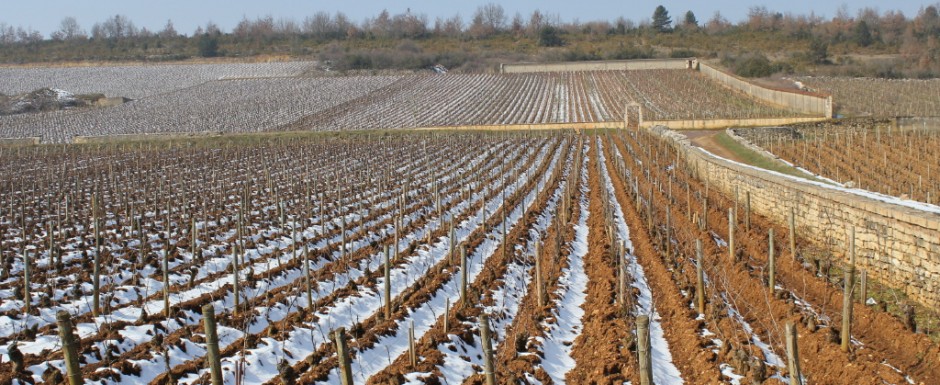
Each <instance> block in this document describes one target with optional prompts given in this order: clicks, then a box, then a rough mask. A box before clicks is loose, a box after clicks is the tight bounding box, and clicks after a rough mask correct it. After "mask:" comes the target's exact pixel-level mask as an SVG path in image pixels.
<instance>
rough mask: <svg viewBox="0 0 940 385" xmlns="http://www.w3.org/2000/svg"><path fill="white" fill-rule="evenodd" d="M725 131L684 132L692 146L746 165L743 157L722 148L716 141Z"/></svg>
mask: <svg viewBox="0 0 940 385" xmlns="http://www.w3.org/2000/svg"><path fill="white" fill-rule="evenodd" d="M721 132H723V131H717V130H696V131H682V133H683V134H685V136H687V137H689V140H690V141H692V144H693V145H695V146H697V147H701V148H704V149H705V150H708V152H710V153H712V154H715V155H718V156H720V157H722V158H725V159H730V160H733V161H735V162H741V163H745V162H744V160H743V159H741V157H739V156H737V155H735V154H734V153H733V152H731V151H728V149H727V148H725V147H724V146H722V145H721V144H719V143H718V141H716V140H715V136H716V135H718V134H720V133H721Z"/></svg>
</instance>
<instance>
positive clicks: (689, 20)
mask: <svg viewBox="0 0 940 385" xmlns="http://www.w3.org/2000/svg"><path fill="white" fill-rule="evenodd" d="M682 24H683V25H685V26H686V27H698V19H696V18H695V14H694V13H692V11H686V13H685V21H684V22H683V23H682Z"/></svg>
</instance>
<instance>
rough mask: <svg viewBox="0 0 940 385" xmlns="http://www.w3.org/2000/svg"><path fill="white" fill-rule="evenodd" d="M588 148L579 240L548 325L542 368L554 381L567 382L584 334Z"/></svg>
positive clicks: (583, 166)
mask: <svg viewBox="0 0 940 385" xmlns="http://www.w3.org/2000/svg"><path fill="white" fill-rule="evenodd" d="M587 150H588V147H587V146H585V147H584V148H583V150H582V152H583V154H584V155H585V156H584V158H583V162H582V164H581V165H580V166H579V167H578V169H579V170H580V175H581V176H580V177H581V183H582V187H581V201H580V211H581V212H580V217H579V218H578V226H577V227H576V228H575V239H574V242H573V243H572V245H571V246H572V249H571V254H570V255H569V256H568V267H566V268H565V269H564V270H563V271H562V275H561V277H560V278H559V279H558V285H559V289H558V290H557V291H556V293H558V294H560V295H561V301H560V302H559V304H558V306H557V307H556V309H555V310H554V311H553V313H554V314H555V320H556V321H557V322H556V323H553V324H547V325H544V326H546V327H548V328H549V331H548V333H547V335H546V338H545V339H544V340H543V341H541V342H542V351H543V353H544V357H543V358H542V363H541V366H542V369H544V370H545V371H546V372H547V373H548V375H549V376H551V378H552V381H553V382H554V383H556V384H564V383H565V374H567V373H568V372H569V371H571V369H573V368H574V366H575V362H574V358H573V357H571V349H572V347H573V345H574V344H573V343H574V340H575V338H577V337H578V336H579V335H580V334H581V330H582V326H583V324H582V322H581V317H583V316H584V309H582V308H581V305H582V304H584V300H585V298H586V297H587V294H586V293H585V290H587V282H588V277H587V274H586V273H585V271H584V256H585V255H587V249H588V246H587V238H588V225H587V220H588V216H589V215H590V214H591V213H590V210H589V209H588V199H587V195H588V191H589V189H588V186H587V170H588V168H587V167H588V166H587V162H588V157H587Z"/></svg>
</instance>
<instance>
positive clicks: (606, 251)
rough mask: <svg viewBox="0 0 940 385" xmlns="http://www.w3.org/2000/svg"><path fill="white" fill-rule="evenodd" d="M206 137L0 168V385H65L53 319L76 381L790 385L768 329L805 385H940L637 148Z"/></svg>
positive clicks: (431, 137) (682, 173)
mask: <svg viewBox="0 0 940 385" xmlns="http://www.w3.org/2000/svg"><path fill="white" fill-rule="evenodd" d="M608 75H610V76H619V75H617V74H616V73H611V74H608ZM571 76H584V75H583V74H579V75H571ZM440 79H443V78H432V77H429V78H426V79H422V80H421V81H422V82H433V81H441V80H440ZM311 81H315V80H311ZM350 81H354V80H350ZM369 81H378V78H376V79H370V80H369ZM383 81H385V82H387V83H389V84H391V86H389V87H395V85H394V84H396V83H395V82H394V79H386V80H383ZM369 84H373V83H369ZM285 86H287V85H285ZM364 87H369V86H368V85H365V86H364ZM377 87H379V88H381V86H377ZM386 89H388V87H386ZM442 97H443V96H442ZM446 97H447V98H449V97H457V96H456V95H448V96H446ZM620 97H623V96H620ZM376 105H378V104H376ZM430 110H433V109H430ZM510 110H511V109H510ZM594 113H595V112H591V114H594ZM597 113H598V114H599V115H600V116H602V115H603V114H602V113H601V112H597ZM377 114H381V112H377ZM335 116H337V117H338V116H340V115H335ZM426 119H432V117H431V116H430V115H428V117H427V118H426ZM208 140H211V141H215V142H213V143H212V144H211V145H205V144H204V142H193V143H185V144H184V143H173V142H169V143H146V144H119V145H101V146H37V147H23V148H4V147H0V240H2V242H0V268H2V270H0V383H12V384H27V383H49V384H54V383H62V382H63V381H64V380H65V376H66V374H67V369H66V362H65V357H64V353H63V343H62V334H63V333H61V332H63V329H62V328H61V327H60V326H59V325H60V324H59V323H58V322H57V315H60V314H69V315H70V317H71V322H72V324H73V325H74V333H75V334H74V337H75V339H76V340H77V341H78V343H77V344H76V349H77V353H78V360H77V362H78V369H79V371H80V373H79V374H78V375H80V377H81V378H82V380H81V381H82V382H84V383H85V384H141V383H150V384H166V383H183V384H206V383H210V381H211V377H212V374H211V372H210V369H209V368H210V367H211V364H212V363H213V362H216V361H215V360H214V359H213V358H216V359H217V360H218V363H219V366H220V367H221V372H220V373H221V376H220V378H221V380H222V381H223V382H224V383H226V384H308V383H324V384H326V383H329V384H340V383H341V381H342V377H343V376H345V375H346V374H347V373H346V368H348V371H349V372H348V375H349V376H350V377H351V379H352V381H353V383H355V384H390V383H397V384H403V383H410V384H421V383H426V384H482V383H486V381H487V372H488V369H487V368H491V369H490V370H491V373H492V375H493V377H495V381H496V382H497V383H500V384H564V383H570V384H587V383H604V384H613V383H616V384H624V383H632V384H640V383H641V381H642V379H643V378H644V377H645V375H646V374H649V376H650V378H651V379H652V381H653V382H654V383H655V384H684V383H688V384H715V383H728V384H751V383H765V384H787V383H790V379H791V378H793V374H791V371H790V370H789V368H788V364H789V363H790V361H791V360H790V358H789V356H788V354H787V342H786V338H785V334H786V333H785V325H788V324H791V325H793V327H794V328H795V329H796V331H797V333H798V335H799V355H800V357H801V359H800V360H799V364H800V367H801V368H800V373H801V374H800V375H799V378H800V379H802V380H803V381H804V383H814V384H815V383H818V384H831V383H860V384H884V383H890V384H905V383H918V381H923V383H934V382H936V381H938V380H940V367H938V366H937V365H934V364H932V363H931V362H935V361H934V360H936V359H938V351H937V350H936V348H935V345H933V343H932V342H931V341H930V339H929V338H928V337H927V336H925V335H923V334H917V333H913V332H910V331H907V330H905V329H904V325H903V324H902V323H901V322H900V321H899V320H897V319H894V318H892V317H890V316H888V315H886V313H883V312H878V311H877V310H876V309H875V308H873V307H866V306H864V305H857V306H856V310H855V312H856V317H857V321H856V323H857V324H856V327H857V328H858V329H856V330H860V332H858V333H857V334H856V335H853V339H852V344H853V346H854V347H853V351H852V353H851V354H849V353H844V352H842V351H841V350H840V346H839V343H838V342H835V343H834V342H833V341H832V335H833V332H834V331H835V329H836V328H838V327H839V321H840V317H841V316H840V312H839V310H840V304H841V297H842V294H841V289H840V288H839V287H838V285H835V284H833V283H831V282H830V280H829V279H828V271H827V272H826V276H822V275H821V274H822V273H821V272H819V271H816V270H814V269H812V266H811V265H810V264H806V265H804V264H802V263H800V261H799V260H798V258H795V257H796V256H794V255H791V254H790V251H789V250H790V249H789V248H787V247H786V246H784V247H781V245H787V231H786V228H785V227H784V228H778V226H777V225H775V224H773V223H772V222H770V221H768V220H766V219H765V218H762V217H760V216H757V215H751V216H749V217H748V218H747V219H746V221H745V218H743V216H742V217H740V218H737V219H734V221H733V222H731V223H730V227H731V228H732V229H734V234H736V235H735V238H734V240H733V241H732V242H731V244H732V246H733V247H736V253H734V254H735V255H736V257H735V258H729V250H728V247H729V242H728V241H729V217H728V216H727V215H725V214H726V213H727V212H728V210H729V208H732V207H735V206H736V205H737V204H738V202H735V201H734V200H733V199H729V198H728V197H726V196H724V195H722V194H721V193H719V192H717V191H716V190H715V189H714V188H712V189H709V188H708V187H706V186H705V184H704V182H702V180H700V179H699V178H696V177H694V169H695V167H694V165H691V164H689V163H687V162H686V160H685V159H684V158H682V157H681V156H679V155H678V154H677V153H676V150H675V149H674V148H673V147H672V146H670V145H669V144H668V143H667V142H666V141H665V140H664V139H662V138H660V137H658V136H654V135H652V134H650V133H648V132H645V131H632V130H631V131H622V132H609V133H608V132H604V133H599V134H598V133H591V132H582V133H575V132H569V131H564V132H561V131H559V132H554V133H547V132H515V133H506V132H503V133H488V134H484V133H461V134H454V133H392V134H389V133H362V134H349V135H339V136H326V135H323V136H319V135H306V136H297V137H291V138H254V139H252V140H244V139H241V140H239V139H229V138H215V139H208ZM770 229H774V230H775V233H776V234H777V239H776V245H777V247H776V255H778V256H779V258H778V260H777V265H776V281H775V282H776V284H775V287H773V288H772V289H768V287H767V283H766V272H767V269H766V268H767V266H768V264H769V259H768V255H767V254H768V253H767V252H768V249H767V243H766V240H767V233H768V230H770ZM795 244H796V245H797V246H798V247H800V248H802V247H804V246H805V245H806V242H804V240H803V239H801V238H797V239H795ZM697 250H700V252H697ZM697 267H700V268H701V272H700V273H699V271H697ZM699 280H701V282H702V284H703V285H702V290H701V292H699V291H698V290H697V288H696V283H697V281H699ZM204 311H208V312H210V313H212V314H214V318H215V321H216V328H215V331H216V335H217V337H218V353H217V354H215V353H213V354H211V355H210V353H209V348H208V347H209V342H210V338H207V334H206V333H207V330H206V328H205V326H204V323H205V320H204V317H203V314H204V313H203V312H204ZM647 317H648V319H649V333H648V337H647V334H644V333H641V334H638V333H637V328H636V324H637V323H638V322H640V320H642V319H646V318H647ZM483 329H486V331H485V332H484V330H483ZM339 330H343V331H344V333H343V337H341V338H340V339H339V340H338V339H337V335H338V334H340V333H338V331H339ZM64 334H66V335H68V333H64ZM210 335H211V333H210ZM337 341H341V342H343V343H342V344H339V343H338V342H337ZM647 341H648V342H647ZM644 343H648V344H649V346H648V347H647V346H644ZM342 348H346V354H345V355H343V356H342V357H340V353H339V352H341V351H342ZM645 351H648V352H649V355H648V357H650V360H649V362H650V365H649V367H648V368H646V367H645V366H641V365H640V360H639V355H640V354H641V352H645ZM647 370H648V371H647Z"/></svg>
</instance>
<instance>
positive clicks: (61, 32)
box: [51, 16, 88, 40]
mask: <svg viewBox="0 0 940 385" xmlns="http://www.w3.org/2000/svg"><path fill="white" fill-rule="evenodd" d="M51 37H52V40H77V39H87V38H88V34H87V33H85V30H83V29H82V26H81V25H79V24H78V20H76V19H75V18H74V17H72V16H68V17H66V18H64V19H62V22H60V23H59V29H58V30H57V31H55V32H53V33H52V35H51Z"/></svg>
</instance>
